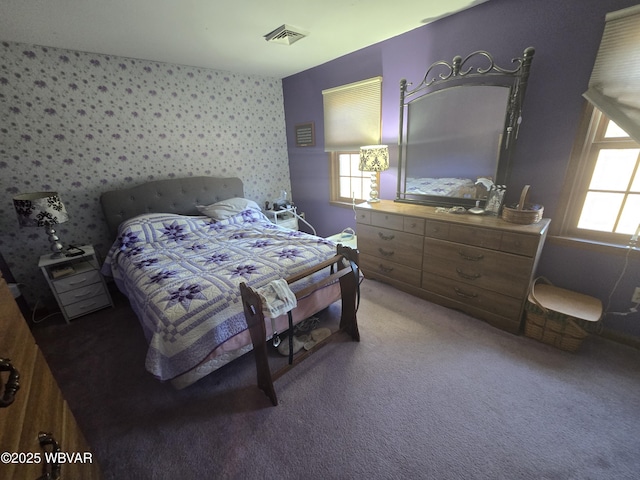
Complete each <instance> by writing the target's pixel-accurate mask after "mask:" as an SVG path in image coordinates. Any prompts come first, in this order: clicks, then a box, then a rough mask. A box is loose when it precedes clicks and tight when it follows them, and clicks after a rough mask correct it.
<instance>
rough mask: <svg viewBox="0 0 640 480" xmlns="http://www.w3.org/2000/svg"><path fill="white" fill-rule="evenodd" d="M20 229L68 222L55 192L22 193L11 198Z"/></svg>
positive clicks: (65, 212) (64, 210) (65, 211)
mask: <svg viewBox="0 0 640 480" xmlns="http://www.w3.org/2000/svg"><path fill="white" fill-rule="evenodd" d="M13 206H14V208H15V209H16V213H17V215H18V222H19V223H20V226H21V227H48V226H51V225H56V224H58V223H63V222H66V221H67V220H69V215H68V214H67V210H66V209H65V208H64V204H63V203H62V200H60V196H59V195H58V193H57V192H35V193H22V194H20V195H16V196H15V197H13Z"/></svg>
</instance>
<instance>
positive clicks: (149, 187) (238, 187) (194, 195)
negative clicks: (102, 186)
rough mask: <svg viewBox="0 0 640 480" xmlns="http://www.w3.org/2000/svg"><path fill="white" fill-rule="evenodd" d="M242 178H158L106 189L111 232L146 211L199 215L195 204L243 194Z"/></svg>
mask: <svg viewBox="0 0 640 480" xmlns="http://www.w3.org/2000/svg"><path fill="white" fill-rule="evenodd" d="M243 196H244V190H243V186H242V180H240V179H239V178H215V177H185V178H170V179H167V180H155V181H152V182H147V183H143V184H142V185H136V186H134V187H130V188H124V189H121V190H112V191H110V192H104V193H103V194H102V195H101V196H100V204H101V205H102V212H103V213H104V216H105V219H106V220H107V225H108V226H109V233H110V234H111V236H112V238H113V239H115V237H116V236H117V235H118V226H119V225H120V224H121V223H122V222H123V221H125V220H127V219H129V218H132V217H135V216H136V215H142V214H143V213H179V214H181V215H200V212H198V210H197V209H196V205H210V204H212V203H215V202H219V201H221V200H226V199H228V198H233V197H243Z"/></svg>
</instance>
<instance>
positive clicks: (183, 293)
mask: <svg viewBox="0 0 640 480" xmlns="http://www.w3.org/2000/svg"><path fill="white" fill-rule="evenodd" d="M201 290H202V287H201V286H200V285H196V284H190V285H187V284H183V285H182V286H181V287H180V288H178V290H172V291H169V297H168V298H167V300H168V302H167V306H166V308H171V307H173V306H174V305H177V304H178V303H179V304H180V305H182V306H183V307H184V309H185V310H186V311H189V307H190V306H191V302H192V301H193V300H196V299H199V300H206V299H207V297H205V296H204V294H203V293H202V291H201Z"/></svg>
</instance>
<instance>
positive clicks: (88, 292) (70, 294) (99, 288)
mask: <svg viewBox="0 0 640 480" xmlns="http://www.w3.org/2000/svg"><path fill="white" fill-rule="evenodd" d="M103 293H104V284H103V283H102V282H98V283H93V284H91V285H87V286H86V287H81V288H75V289H73V290H69V291H66V292H64V293H61V294H60V296H59V297H58V298H59V299H60V303H61V304H62V305H69V304H72V303H75V302H79V301H80V300H88V299H90V298H93V297H97V296H98V295H101V294H103Z"/></svg>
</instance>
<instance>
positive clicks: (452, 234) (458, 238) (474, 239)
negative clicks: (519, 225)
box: [449, 225, 502, 250]
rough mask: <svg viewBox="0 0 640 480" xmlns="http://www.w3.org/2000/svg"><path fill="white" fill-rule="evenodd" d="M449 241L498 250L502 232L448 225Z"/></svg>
mask: <svg viewBox="0 0 640 480" xmlns="http://www.w3.org/2000/svg"><path fill="white" fill-rule="evenodd" d="M449 240H451V241H452V242H459V243H466V244H467V245H475V246H477V247H485V248H491V249H493V250H499V249H500V243H501V241H502V232H500V231H498V230H491V229H488V228H477V227H468V226H465V225H450V226H449Z"/></svg>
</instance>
